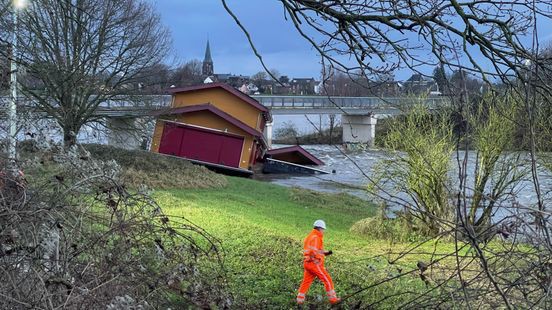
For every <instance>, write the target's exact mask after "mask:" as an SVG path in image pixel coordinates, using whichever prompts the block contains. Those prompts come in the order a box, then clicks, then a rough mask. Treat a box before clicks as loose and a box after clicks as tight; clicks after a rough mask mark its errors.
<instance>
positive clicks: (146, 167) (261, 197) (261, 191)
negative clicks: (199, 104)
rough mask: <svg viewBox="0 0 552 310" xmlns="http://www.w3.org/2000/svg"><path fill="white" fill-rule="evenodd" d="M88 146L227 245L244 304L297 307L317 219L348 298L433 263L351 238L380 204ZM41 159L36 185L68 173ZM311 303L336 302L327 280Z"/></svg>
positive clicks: (364, 297) (392, 286)
mask: <svg viewBox="0 0 552 310" xmlns="http://www.w3.org/2000/svg"><path fill="white" fill-rule="evenodd" d="M86 148H87V149H88V150H89V151H90V152H91V153H92V155H93V157H94V158H98V159H103V160H111V159H115V160H116V161H117V162H118V163H119V164H120V165H121V167H122V168H123V177H124V178H123V179H124V180H125V182H128V183H127V185H129V187H131V188H132V187H133V186H137V185H139V184H141V183H146V184H147V185H149V186H151V187H153V188H156V191H155V194H154V196H155V198H156V200H157V202H158V203H159V205H160V206H161V207H162V208H163V209H164V211H165V212H166V213H168V214H171V215H175V216H183V217H185V218H186V219H188V220H190V221H191V222H193V223H194V224H196V225H199V226H200V227H201V228H203V229H205V230H206V231H207V232H208V233H210V234H211V235H213V236H214V237H216V238H217V239H219V241H220V244H221V246H222V251H223V253H224V266H225V270H226V272H227V278H228V284H229V289H230V291H231V292H232V295H233V296H234V298H235V300H236V305H235V306H236V308H247V309H259V308H264V309H266V308H269V309H282V308H284V309H285V308H292V307H294V299H295V294H296V290H297V288H298V286H299V283H300V281H301V278H302V273H303V269H302V242H303V238H304V237H305V236H306V235H307V234H308V233H309V232H310V230H311V227H312V223H313V222H314V221H315V220H317V219H324V220H325V221H326V223H327V225H328V230H327V234H326V237H325V248H326V249H328V250H330V249H331V250H333V251H334V255H333V256H330V257H328V259H327V263H326V266H327V269H328V270H329V272H330V274H331V275H332V277H333V278H334V282H335V284H336V290H337V292H338V294H339V295H341V296H346V295H348V294H351V293H353V292H355V291H357V290H358V289H359V288H363V287H366V286H369V285H372V284H374V283H378V282H380V281H382V280H385V279H387V278H389V277H393V276H395V275H397V274H398V273H399V272H400V271H403V272H404V271H409V270H413V269H415V268H416V263H417V262H418V260H423V261H426V262H428V261H429V260H430V255H428V254H416V253H414V254H412V255H407V256H405V257H402V258H400V259H398V260H396V261H395V259H397V256H398V254H397V253H399V252H401V251H403V250H404V249H406V248H408V247H409V246H411V245H410V244H408V243H395V242H392V241H390V240H392V239H389V238H385V237H383V238H380V239H373V238H370V237H367V236H366V235H361V234H357V233H354V232H351V227H353V226H354V224H355V223H358V222H359V221H361V220H363V219H366V218H368V217H372V216H374V215H375V214H376V212H377V207H376V206H375V205H373V204H371V203H369V202H367V201H364V200H361V199H359V198H356V197H352V196H349V195H346V194H323V193H317V192H312V191H307V190H301V189H293V188H286V187H282V186H278V185H274V184H269V183H264V182H259V181H254V180H249V179H243V178H234V177H225V176H221V175H217V174H214V173H212V172H210V171H208V170H206V169H205V168H202V167H198V166H194V165H191V164H189V163H187V162H185V161H182V160H178V159H174V158H168V157H164V156H159V155H156V154H151V153H147V152H141V151H125V150H120V149H114V148H110V147H105V146H86ZM33 156H37V157H39V158H40V160H41V161H42V162H44V164H42V165H39V166H38V167H35V168H34V169H30V170H29V171H28V172H29V178H30V181H31V182H32V183H36V182H39V180H42V181H49V180H51V179H54V175H59V174H60V173H62V172H63V170H62V169H60V167H59V165H56V164H55V163H53V161H52V160H51V159H49V156H50V155H49V154H35V153H32V154H28V157H29V158H30V157H33ZM54 181H55V179H54ZM175 188H178V189H175ZM365 222H369V221H365ZM361 223H362V222H361ZM357 226H358V225H357ZM380 237H381V236H380ZM416 244H417V243H416ZM433 250H434V248H433V243H432V242H429V243H427V244H425V245H424V246H421V247H419V248H417V249H416V251H419V252H424V253H427V252H429V253H431V252H432V251H433ZM451 251H452V244H447V243H446V242H445V243H440V244H439V245H438V246H437V252H440V253H450V252H451ZM437 257H438V255H437ZM389 260H391V261H394V262H393V264H389V263H388V261H389ZM206 264H208V263H206ZM203 267H204V268H209V265H206V266H203ZM424 289H425V284H424V283H423V282H422V280H421V279H420V278H419V275H418V274H417V273H413V274H412V275H408V276H405V277H401V278H400V279H399V280H396V281H391V282H388V283H385V284H383V285H378V286H376V287H374V288H371V289H368V290H365V291H364V292H363V293H362V294H358V295H355V296H354V297H352V298H350V299H348V300H347V301H346V302H345V303H344V308H354V307H355V305H357V303H358V302H362V306H363V307H366V306H367V305H368V304H370V303H373V302H377V301H379V300H380V299H382V298H384V297H385V296H390V295H393V294H397V293H400V292H405V291H411V292H420V291H422V290H424ZM412 297H413V295H408V294H406V295H399V296H398V297H392V298H389V299H386V300H384V301H383V302H381V303H377V304H375V306H376V307H377V308H389V309H393V308H396V307H397V306H399V305H401V304H402V303H403V302H405V301H407V300H409V298H412ZM307 302H308V304H309V305H311V306H314V307H317V308H318V307H325V306H327V303H326V300H325V292H324V290H323V286H322V285H321V283H320V282H315V284H314V285H313V287H312V288H311V291H310V292H309V295H308V297H307Z"/></svg>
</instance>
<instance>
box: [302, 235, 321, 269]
mask: <svg viewBox="0 0 552 310" xmlns="http://www.w3.org/2000/svg"><path fill="white" fill-rule="evenodd" d="M303 256H305V262H315V263H318V262H321V263H324V258H325V256H326V255H324V236H323V234H322V233H321V232H319V231H318V230H316V229H313V230H312V231H311V232H310V234H309V235H308V236H307V238H305V242H304V244H303Z"/></svg>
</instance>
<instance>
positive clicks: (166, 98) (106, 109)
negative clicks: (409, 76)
mask: <svg viewBox="0 0 552 310" xmlns="http://www.w3.org/2000/svg"><path fill="white" fill-rule="evenodd" d="M252 97H253V98H254V99H256V100H257V101H259V102H260V103H261V104H263V105H264V106H266V107H267V108H269V109H270V111H271V113H272V114H273V115H307V114H319V115H325V114H326V115H330V114H338V115H341V123H342V126H343V142H344V143H368V144H372V143H373V141H374V138H375V126H376V124H377V119H378V118H379V117H385V116H389V115H398V114H401V113H402V111H401V107H405V106H408V105H411V104H413V103H414V102H415V101H416V100H417V99H412V98H408V97H390V98H378V97H328V96H280V95H253V96H252ZM6 100H9V97H0V118H2V117H3V115H2V114H3V112H4V111H3V110H4V108H5V104H6V103H7V101H6ZM171 102H172V96H170V95H136V96H125V97H121V99H120V100H109V101H106V102H103V103H102V104H101V105H100V106H99V107H98V108H97V109H96V112H95V114H96V116H101V117H104V118H106V119H107V121H108V127H109V128H110V129H111V131H112V135H113V136H119V137H118V138H116V139H115V138H114V139H115V140H120V141H126V142H127V143H128V139H130V137H128V136H127V135H125V133H124V131H125V130H126V129H128V128H129V126H132V124H133V122H134V120H135V119H139V118H146V117H148V116H150V115H151V114H152V112H153V111H157V110H162V109H166V108H169V107H170V106H171ZM447 102H448V100H447V99H446V98H440V97H436V98H427V99H425V104H426V105H428V106H429V107H437V106H443V105H446V104H447ZM35 106H36V105H34V104H33V102H32V101H30V100H25V99H20V100H18V107H19V109H23V110H25V109H36V108H35ZM39 113H40V112H39ZM272 127H273V123H268V124H267V126H266V129H265V135H266V138H267V140H268V141H269V143H271V141H272ZM114 144H118V143H116V142H114Z"/></svg>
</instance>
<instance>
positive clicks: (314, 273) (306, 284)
mask: <svg viewBox="0 0 552 310" xmlns="http://www.w3.org/2000/svg"><path fill="white" fill-rule="evenodd" d="M303 267H304V269H305V271H304V273H303V281H302V282H301V286H299V293H298V294H297V302H298V303H303V302H304V301H305V296H306V295H307V292H308V291H309V288H310V286H311V284H312V281H314V279H315V278H318V279H320V281H322V283H323V284H324V288H325V289H326V294H327V296H328V299H329V300H330V302H331V303H334V302H337V301H338V299H337V296H336V294H335V289H334V284H333V281H332V277H330V275H329V274H328V271H327V270H326V268H324V265H323V264H322V263H315V262H304V263H303Z"/></svg>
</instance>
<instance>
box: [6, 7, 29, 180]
mask: <svg viewBox="0 0 552 310" xmlns="http://www.w3.org/2000/svg"><path fill="white" fill-rule="evenodd" d="M12 5H13V33H12V35H13V36H12V55H11V57H12V59H11V66H10V72H11V74H10V78H11V79H10V88H11V100H10V105H9V107H8V127H9V133H8V135H9V137H8V160H9V168H10V169H9V170H10V171H11V172H12V173H16V171H15V170H16V159H17V151H16V145H17V144H16V141H17V137H16V135H17V61H16V58H17V31H18V21H17V18H18V13H19V10H22V9H24V8H25V7H26V6H27V1H26V0H13V2H12Z"/></svg>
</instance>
